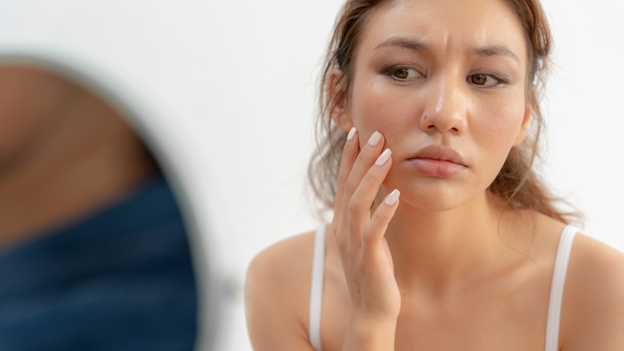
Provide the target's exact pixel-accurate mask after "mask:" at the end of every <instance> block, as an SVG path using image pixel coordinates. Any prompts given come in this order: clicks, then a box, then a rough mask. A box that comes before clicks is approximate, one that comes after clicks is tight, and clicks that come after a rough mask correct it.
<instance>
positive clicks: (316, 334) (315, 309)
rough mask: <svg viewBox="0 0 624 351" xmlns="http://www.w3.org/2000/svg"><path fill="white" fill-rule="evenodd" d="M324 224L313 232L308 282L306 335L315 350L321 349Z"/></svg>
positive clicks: (320, 350) (319, 350)
mask: <svg viewBox="0 0 624 351" xmlns="http://www.w3.org/2000/svg"><path fill="white" fill-rule="evenodd" d="M325 228H326V226H325V225H322V226H320V227H319V228H318V229H317V230H316V233H315V234H314V255H313V257H312V282H311V284H310V317H309V318H310V320H309V322H308V323H309V324H308V336H309V338H310V345H312V347H313V348H314V349H315V350H316V351H322V349H321V307H322V306H323V278H324V273H325Z"/></svg>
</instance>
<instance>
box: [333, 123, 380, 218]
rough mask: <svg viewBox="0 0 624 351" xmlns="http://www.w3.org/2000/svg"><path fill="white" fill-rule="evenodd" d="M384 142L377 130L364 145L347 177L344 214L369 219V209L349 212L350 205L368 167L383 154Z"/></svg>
mask: <svg viewBox="0 0 624 351" xmlns="http://www.w3.org/2000/svg"><path fill="white" fill-rule="evenodd" d="M384 143H385V140H384V137H383V135H382V134H381V133H379V132H378V131H376V132H374V133H373V135H371V137H370V138H369V140H368V142H367V143H366V145H364V147H363V148H362V150H361V151H360V153H359V154H358V157H357V159H356V160H355V163H354V164H353V167H352V169H351V172H350V173H349V178H348V179H347V182H346V183H345V186H344V191H343V199H342V209H343V211H344V213H343V216H344V215H349V216H350V217H353V216H355V217H362V218H366V219H368V216H369V213H368V212H367V211H366V212H361V213H360V212H356V213H349V208H348V206H349V204H350V202H351V197H352V196H353V194H354V193H355V191H356V190H357V188H358V186H359V185H360V183H361V182H362V178H364V175H365V174H366V172H367V171H368V169H369V168H370V167H371V166H372V165H373V163H375V160H376V159H377V158H378V157H379V154H381V150H382V148H383V145H384ZM358 222H359V221H358Z"/></svg>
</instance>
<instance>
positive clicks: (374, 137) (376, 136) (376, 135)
mask: <svg viewBox="0 0 624 351" xmlns="http://www.w3.org/2000/svg"><path fill="white" fill-rule="evenodd" d="M379 140H381V133H379V132H378V131H375V133H373V135H371V137H370V139H368V145H370V146H376V145H377V144H379Z"/></svg>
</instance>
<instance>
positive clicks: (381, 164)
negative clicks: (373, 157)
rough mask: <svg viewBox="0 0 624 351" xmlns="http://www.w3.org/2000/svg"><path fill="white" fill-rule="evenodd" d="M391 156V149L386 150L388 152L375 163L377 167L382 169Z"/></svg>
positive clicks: (382, 154) (383, 153)
mask: <svg viewBox="0 0 624 351" xmlns="http://www.w3.org/2000/svg"><path fill="white" fill-rule="evenodd" d="M390 155H392V151H390V149H386V151H384V152H382V153H381V155H379V157H378V158H377V161H375V166H377V167H381V166H383V165H385V164H386V162H388V159H389V158H390Z"/></svg>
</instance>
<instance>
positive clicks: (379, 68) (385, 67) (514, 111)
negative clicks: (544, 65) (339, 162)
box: [339, 0, 532, 210]
mask: <svg viewBox="0 0 624 351" xmlns="http://www.w3.org/2000/svg"><path fill="white" fill-rule="evenodd" d="M358 45H359V47H358V49H357V52H356V53H355V55H356V57H355V70H354V78H353V79H354V80H353V84H352V91H351V95H350V98H349V99H348V102H347V109H346V113H345V115H344V117H345V118H343V121H342V122H341V123H339V125H341V127H342V128H343V129H346V130H348V129H349V128H350V127H351V125H353V126H355V127H356V128H357V129H358V131H359V133H360V143H361V146H362V147H363V146H364V144H365V143H366V142H367V140H368V137H369V136H370V135H371V134H372V133H373V132H374V131H375V130H379V131H380V132H381V133H382V134H383V135H384V136H385V138H386V147H388V148H390V149H391V150H392V159H393V165H392V168H391V170H390V172H389V174H388V177H387V178H386V180H385V182H384V183H383V184H384V186H386V187H387V188H388V189H390V190H392V189H394V188H397V189H399V190H400V191H401V193H402V195H401V199H402V200H401V201H402V202H404V203H405V202H406V203H409V204H411V205H413V206H416V207H418V208H422V209H429V210H448V209H451V208H455V207H457V206H459V205H461V204H463V203H466V202H468V201H470V200H471V199H474V198H475V197H477V196H478V195H479V194H483V193H484V191H485V190H486V189H487V187H488V186H489V185H490V184H491V183H492V181H493V180H494V178H495V177H496V175H497V174H498V172H499V170H500V169H501V167H502V165H503V163H504V161H505V159H506V157H507V155H508V153H509V151H510V149H511V147H512V146H514V145H517V144H519V143H520V142H521V141H522V139H523V138H524V135H525V131H526V129H527V128H528V125H529V122H530V116H531V113H532V110H531V108H530V107H529V106H528V105H527V104H526V101H527V100H526V99H525V83H526V74H527V72H526V68H527V48H526V46H525V45H526V44H525V39H524V33H523V30H522V26H521V23H520V20H519V19H518V18H517V17H516V15H515V13H514V12H513V11H512V10H511V9H510V8H509V7H508V5H506V3H505V2H504V1H503V0H418V1H395V2H393V3H392V4H390V5H389V6H387V7H384V8H382V9H380V10H379V11H377V12H376V13H374V14H373V15H372V16H371V17H370V18H369V21H368V23H367V25H366V28H365V31H364V33H363V35H362V37H361V41H360V42H359V44H358ZM426 147H428V148H427V149H426V150H425V148H426ZM423 150H424V151H423ZM449 151H450V152H449ZM452 151H455V152H456V153H457V154H458V155H459V158H455V159H454V158H453V157H452V156H450V155H451V154H452ZM445 152H446V153H445ZM449 158H450V159H451V161H452V162H449V161H448V160H444V159H449Z"/></svg>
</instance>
